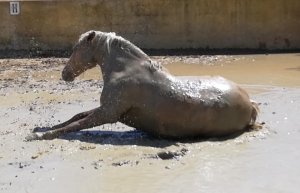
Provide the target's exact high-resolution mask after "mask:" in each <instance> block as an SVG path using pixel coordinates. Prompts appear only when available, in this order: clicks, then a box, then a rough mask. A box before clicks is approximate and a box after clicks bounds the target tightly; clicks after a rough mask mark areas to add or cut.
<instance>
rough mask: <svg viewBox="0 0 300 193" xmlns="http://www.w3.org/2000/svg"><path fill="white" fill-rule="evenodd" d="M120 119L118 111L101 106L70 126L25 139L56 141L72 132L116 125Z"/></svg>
mask: <svg viewBox="0 0 300 193" xmlns="http://www.w3.org/2000/svg"><path fill="white" fill-rule="evenodd" d="M118 117H119V114H118V112H117V111H114V110H113V109H108V108H104V107H102V106H100V107H99V108H97V109H94V110H93V111H92V112H91V113H90V114H89V115H87V116H85V117H84V118H82V119H79V120H77V121H74V122H71V123H70V124H68V125H66V126H64V127H62V128H59V129H55V130H52V131H47V132H44V133H38V132H37V133H31V134H30V135H28V136H27V137H26V138H25V139H26V140H27V141H31V140H41V139H54V138H58V137H60V136H62V135H64V134H67V133H70V132H75V131H80V130H83V129H88V128H91V127H96V126H99V125H103V124H106V123H115V122H117V121H118ZM74 120H75V119H74ZM67 122H68V121H67Z"/></svg>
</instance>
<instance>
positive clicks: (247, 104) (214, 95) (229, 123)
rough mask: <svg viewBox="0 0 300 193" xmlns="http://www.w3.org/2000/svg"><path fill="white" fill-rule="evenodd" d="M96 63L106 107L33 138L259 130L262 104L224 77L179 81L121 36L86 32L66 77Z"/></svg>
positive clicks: (216, 134)
mask: <svg viewBox="0 0 300 193" xmlns="http://www.w3.org/2000/svg"><path fill="white" fill-rule="evenodd" d="M96 65H99V66H100V68H101V71H102V74H103V82H104V86H103V90H102V93H101V97H100V106H99V107H97V108H95V109H93V110H90V111H86V112H82V113H79V114H77V115H75V116H74V117H73V118H71V119H70V120H68V121H66V122H64V123H61V124H58V125H55V126H53V127H52V128H49V130H48V131H46V132H35V131H34V132H33V133H31V134H30V135H28V136H27V137H26V139H27V140H41V139H54V138H58V137H60V136H62V135H64V134H67V133H70V132H76V131H80V130H83V129H88V128H92V127H96V126H99V125H103V124H107V123H116V122H121V123H123V124H125V125H128V126H130V127H134V128H136V129H138V130H142V131H145V132H146V133H148V134H150V135H153V136H156V137H160V138H173V139H180V138H193V137H223V136H226V135H231V134H234V133H239V132H243V131H246V130H248V129H249V128H250V129H251V128H252V129H255V128H256V123H255V120H256V117H257V114H258V112H259V109H258V106H257V104H256V103H255V102H253V101H251V100H250V99H249V96H248V94H247V92H246V91H245V90H244V89H243V88H241V87H240V86H239V85H237V84H236V83H234V82H232V81H229V80H227V79H225V78H223V77H219V76H203V77H174V76H172V75H171V74H170V73H168V71H167V70H165V69H164V68H163V67H162V66H161V64H160V63H158V62H156V61H154V60H151V59H150V58H149V56H147V55H146V54H145V53H144V52H143V51H142V50H140V49H139V48H138V47H137V46H135V45H134V44H132V43H131V42H129V41H128V40H125V39H124V38H122V37H120V36H117V35H115V33H104V32H100V31H89V32H86V33H84V34H82V35H81V36H80V38H79V40H78V42H77V43H76V45H75V46H74V49H73V53H72V55H71V57H70V59H69V60H68V62H67V65H66V66H65V68H64V69H63V71H62V79H63V80H64V81H73V80H74V79H75V78H76V77H77V76H78V75H80V74H81V73H83V72H84V71H86V70H87V69H91V68H94V67H95V66H96Z"/></svg>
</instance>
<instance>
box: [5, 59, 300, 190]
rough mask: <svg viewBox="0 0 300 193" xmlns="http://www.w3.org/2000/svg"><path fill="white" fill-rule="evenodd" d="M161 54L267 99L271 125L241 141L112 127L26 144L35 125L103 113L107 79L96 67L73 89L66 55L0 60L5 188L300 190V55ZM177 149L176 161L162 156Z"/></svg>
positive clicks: (183, 72)
mask: <svg viewBox="0 0 300 193" xmlns="http://www.w3.org/2000/svg"><path fill="white" fill-rule="evenodd" d="M154 58H155V59H157V60H158V61H160V62H162V64H163V65H164V66H165V68H167V69H168V70H169V71H170V72H171V73H172V74H175V75H180V76H187V75H193V76H197V75H220V76H224V77H226V78H228V79H231V80H233V81H236V82H238V83H239V84H242V85H243V87H245V88H246V89H247V90H248V91H249V92H250V93H251V98H252V99H254V100H256V101H258V102H259V104H260V105H259V106H260V109H261V114H260V117H259V121H264V122H265V123H266V125H265V128H264V129H263V130H261V131H259V132H251V133H245V134H243V135H241V136H237V137H234V138H232V139H221V140H220V139H209V140H202V141H201V140H199V141H168V140H159V139H153V138H151V137H149V136H148V135H146V134H145V133H143V132H139V131H134V130H133V129H132V128H129V127H125V126H124V125H121V124H112V125H104V126H101V127H96V128H92V129H89V130H85V131H81V132H77V133H72V134H69V135H67V136H64V137H62V138H61V139H56V140H52V141H34V142H24V141H23V139H24V137H25V136H26V135H27V134H28V133H29V132H30V131H31V130H32V129H33V128H34V127H36V126H50V125H53V124H57V123H59V122H62V121H65V120H67V119H69V118H71V117H72V116H73V115H74V114H76V113H79V112H82V111H84V110H89V109H92V108H95V107H97V106H98V105H99V96H100V92H101V89H102V85H101V84H102V82H101V80H98V78H99V77H101V76H100V73H99V71H97V70H96V69H94V70H92V71H91V70H90V71H88V72H86V73H85V74H84V75H83V76H81V77H79V79H77V80H76V81H75V82H74V83H71V84H67V83H65V82H63V81H61V80H60V75H59V74H60V70H61V69H62V68H63V66H64V64H65V62H66V60H67V59H65V58H59V59H53V58H48V59H35V60H33V59H23V60H21V59H18V60H10V61H9V62H7V60H5V61H4V60H0V70H1V71H0V76H1V78H0V79H1V82H0V86H1V88H0V105H1V108H0V191H1V192H33V193H34V192H61V191H62V190H63V191H67V192H155V191H156V192H174V193H177V192H237V193H238V192H264V193H265V192H298V190H299V188H300V185H299V184H300V179H299V178H298V176H299V175H300V165H299V164H298V161H297V160H298V158H299V157H300V153H299V151H298V147H299V145H300V144H299V141H300V126H299V121H298V117H299V116H298V115H299V109H300V94H299V93H300V89H299V82H300V76H299V75H300V74H299V73H300V71H299V67H300V56H299V54H298V55H297V54H280V55H249V56H193V57H186V56H174V57H167V56H165V57H154ZM8 64H10V65H11V66H14V67H15V68H17V69H19V70H18V72H17V74H16V73H15V72H14V70H13V69H11V68H9V65H8ZM14 73H15V74H14ZM18 73H23V74H21V75H19V74H18ZM91 79H92V80H91ZM94 79H95V80H94ZM169 152H172V153H171V155H172V154H174V155H175V156H169V157H168V156H167V158H168V159H162V158H161V157H159V156H158V155H161V154H162V155H164V154H170V153H169ZM183 152H184V153H183Z"/></svg>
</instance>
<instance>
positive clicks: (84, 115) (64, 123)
mask: <svg viewBox="0 0 300 193" xmlns="http://www.w3.org/2000/svg"><path fill="white" fill-rule="evenodd" d="M97 109H98V108H96V109H93V110H90V111H85V112H82V113H78V114H77V115H75V116H73V117H72V118H71V119H69V120H68V121H66V122H63V123H60V124H57V125H54V126H53V127H50V128H47V130H46V131H51V130H55V129H59V128H62V127H65V126H67V125H69V124H71V123H73V122H75V121H78V120H80V119H83V118H85V117H87V116H88V115H90V114H91V113H93V112H94V111H95V110H97ZM40 129H41V128H40V127H36V128H34V129H33V131H32V132H39V130H40Z"/></svg>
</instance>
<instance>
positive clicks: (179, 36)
mask: <svg viewBox="0 0 300 193" xmlns="http://www.w3.org/2000/svg"><path fill="white" fill-rule="evenodd" d="M20 7H21V13H20V14H19V15H16V16H11V15H10V14H9V2H3V1H2V2H0V20H1V22H0V29H1V30H0V49H34V48H38V49H49V50H53V49H54V50H64V49H71V47H72V44H73V43H74V42H75V41H76V40H77V38H78V36H79V35H80V34H81V33H84V32H86V31H88V30H91V29H94V30H101V31H115V32H117V34H119V35H122V36H123V37H125V38H127V39H129V40H130V41H132V42H133V43H135V44H136V45H138V46H140V47H142V48H154V49H162V48H163V49H174V48H251V49H259V48H262V49H265V48H267V49H295V48H298V49H299V48H300V0H89V1H88V0H80V1H79V0H78V1H20Z"/></svg>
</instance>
